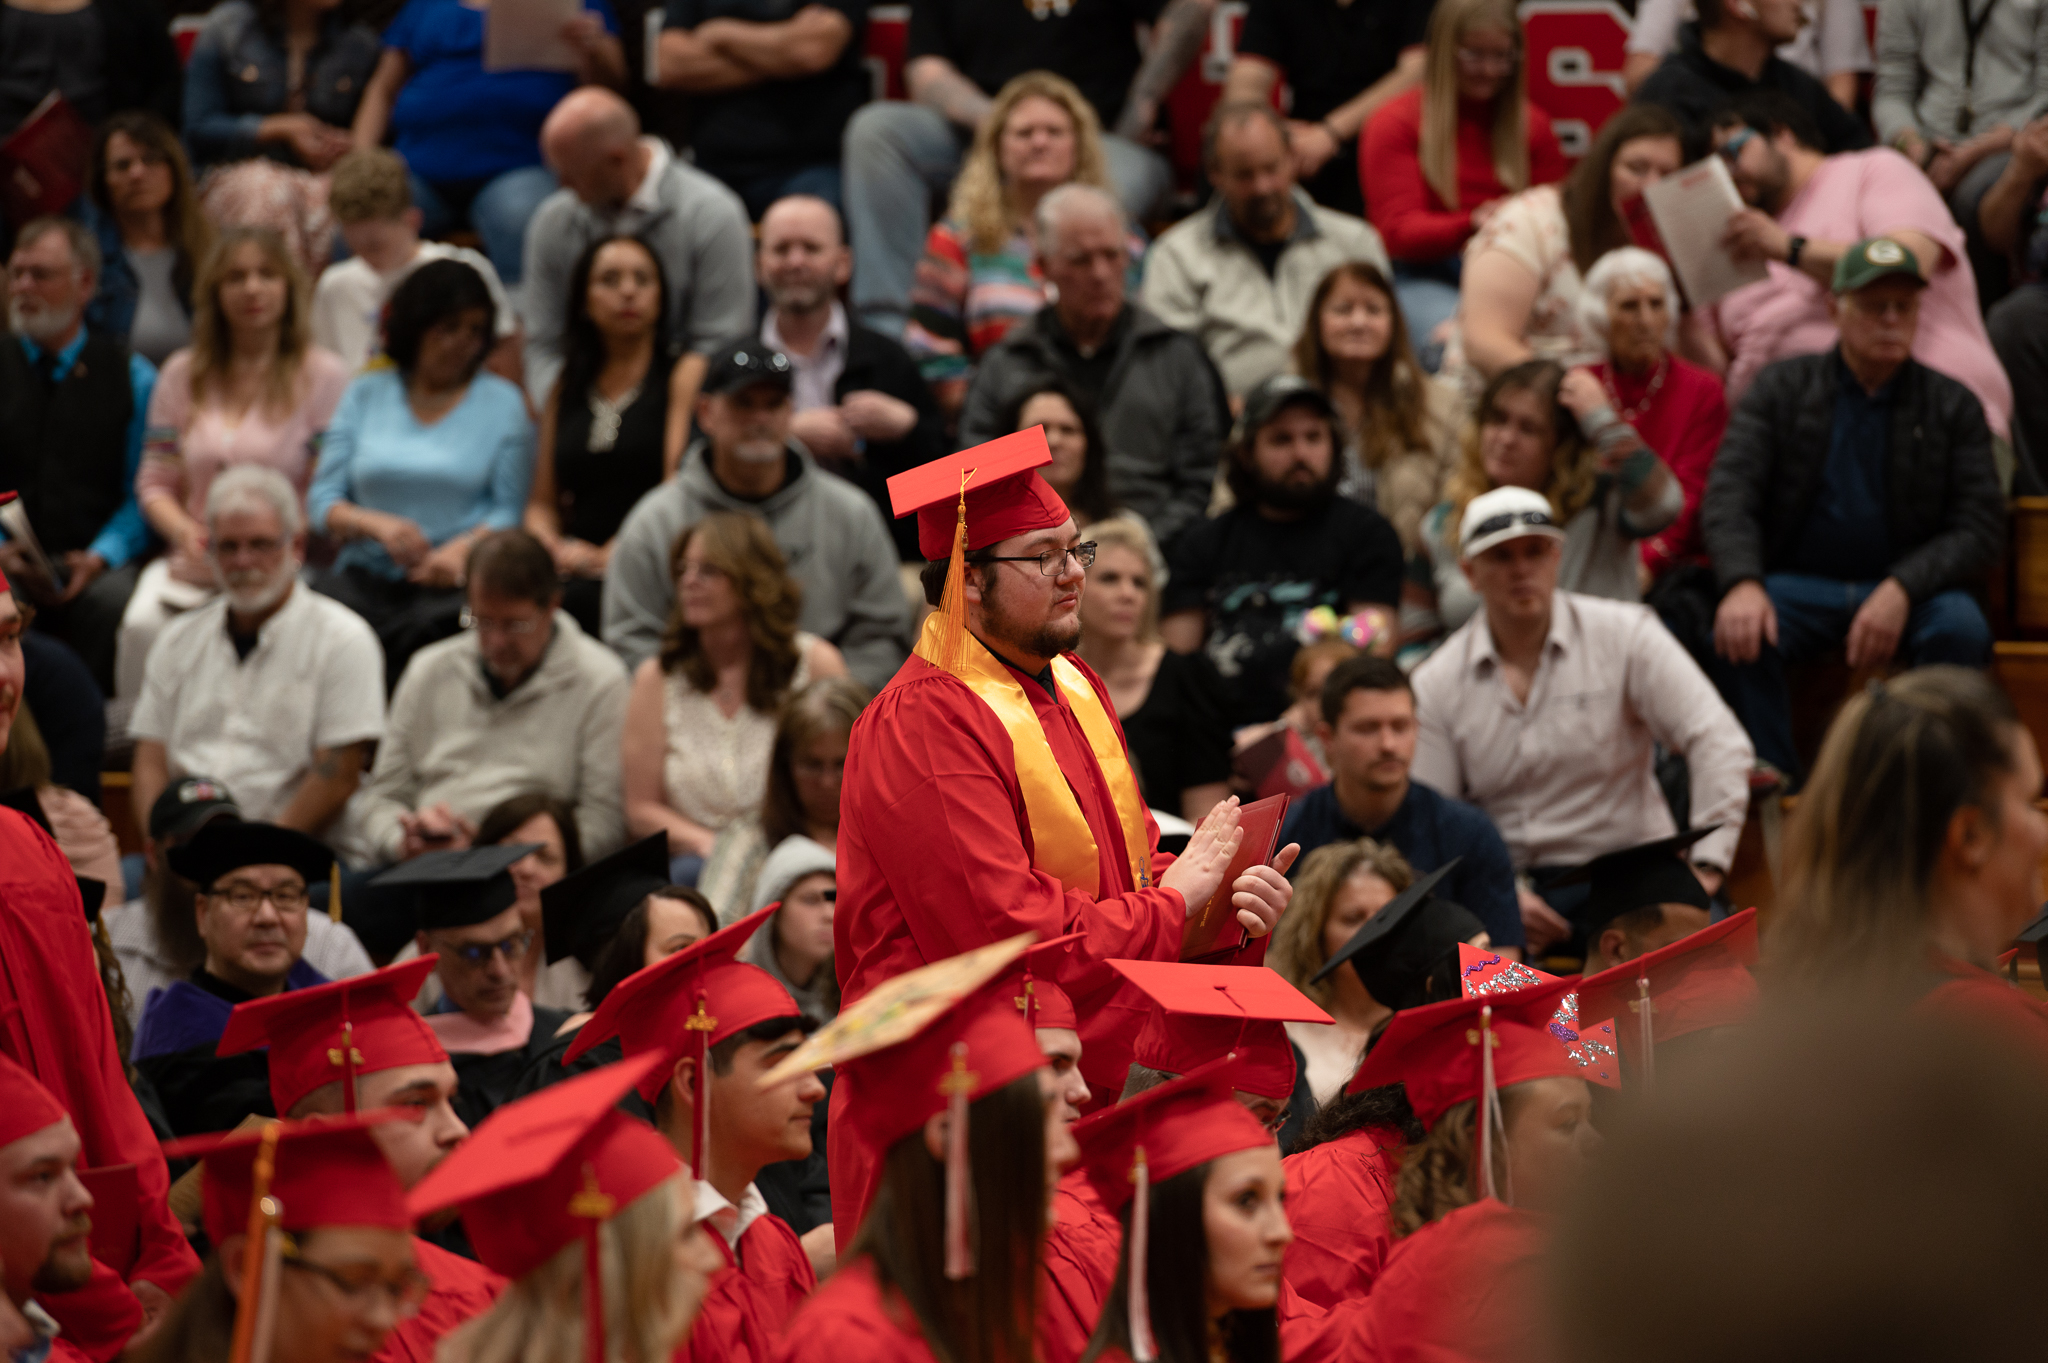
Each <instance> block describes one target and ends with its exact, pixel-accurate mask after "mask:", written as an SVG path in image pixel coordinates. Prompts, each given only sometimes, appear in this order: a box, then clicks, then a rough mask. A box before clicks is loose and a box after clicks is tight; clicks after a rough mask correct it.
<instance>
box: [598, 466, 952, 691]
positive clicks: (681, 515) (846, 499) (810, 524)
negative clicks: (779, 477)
mask: <svg viewBox="0 0 2048 1363" xmlns="http://www.w3.org/2000/svg"><path fill="white" fill-rule="evenodd" d="M789 453H790V457H791V458H793V459H795V460H796V463H797V468H796V476H795V477H793V478H791V479H790V480H789V481H788V482H786V483H784V484H783V485H782V487H781V489H780V490H778V491H776V492H775V493H773V494H771V495H770V496H768V497H766V498H763V499H762V500H761V501H758V502H751V501H747V500H745V499H744V498H740V497H735V496H733V494H731V493H730V492H727V491H726V490H725V489H724V488H723V487H721V486H719V483H718V480H717V479H716V478H713V477H712V476H711V461H710V446H709V444H708V443H707V442H706V441H705V439H704V438H703V437H702V436H699V437H698V438H697V439H695V440H693V441H691V442H690V447H689V448H688V449H686V450H684V451H683V461H682V466H681V468H680V469H678V470H677V472H676V476H675V477H673V478H671V479H669V480H668V481H667V482H665V483H662V484H660V485H659V486H658V487H656V488H654V489H653V490H652V491H650V492H648V493H647V495H646V496H644V497H642V498H641V499H640V501H639V502H638V503H637V504H636V505H635V506H634V507H633V510H632V511H631V512H629V513H628V514H627V516H626V520H625V523H624V524H623V525H621V526H620V527H619V537H618V542H617V543H616V544H614V545H613V546H612V557H611V566H610V567H609V568H608V569H606V571H605V577H604V641H605V642H606V643H607V644H610V645H611V646H612V648H613V650H614V651H616V652H617V653H618V655H619V656H620V657H621V658H624V659H625V660H626V666H627V667H628V668H629V669H631V668H637V667H638V666H639V665H640V664H641V662H643V661H644V660H646V659H648V658H651V657H653V656H654V655H655V654H656V653H657V652H659V651H660V649H661V635H662V631H663V630H664V629H666V628H667V626H668V614H669V608H670V606H671V605H672V604H673V603H674V600H675V582H674V581H673V580H672V579H671V578H670V577H669V571H668V555H669V549H670V547H671V546H673V545H674V544H675V540H676V536H677V535H680V534H681V533H682V532H683V531H684V530H687V529H688V528H689V527H690V526H692V525H694V524H696V523H697V522H698V521H699V520H701V519H703V518H704V516H705V515H707V514H709V513H710V512H713V511H748V512H752V513H753V514H755V515H757V516H760V517H761V518H762V519H764V520H766V521H767V522H768V529H769V530H770V532H772V533H773V534H774V536H775V542H776V543H777V544H778V545H780V546H781V547H782V552H783V555H784V556H785V557H786V558H787V559H788V560H789V571H790V574H791V575H792V576H793V577H795V578H796V580H797V581H798V583H800V584H801V585H802V587H803V592H804V607H803V614H802V616H801V617H800V618H799V620H798V622H797V623H798V625H799V627H800V628H803V629H806V630H809V631H810V632H811V633H813V634H815V635H818V636H819V637H820V638H824V639H828V640H830V641H831V642H832V643H834V644H836V645H838V648H839V651H840V652H841V653H842V654H844V655H845V656H846V667H847V670H848V671H849V672H851V673H852V674H853V675H854V676H855V677H857V678H859V679H860V680H861V681H862V682H864V683H865V684H866V685H868V686H869V687H871V688H873V689H874V690H877V691H879V690H881V689H882V686H883V685H884V684H885V683H886V682H887V681H888V680H889V678H891V677H893V676H895V675H896V669H897V668H899V667H901V666H902V665H903V660H904V659H905V658H906V657H908V656H909V654H910V622H911V614H910V602H909V600H908V599H907V598H906V597H905V596H904V595H903V584H902V580H901V578H900V577H899V576H898V575H897V570H896V562H897V559H896V545H895V542H894V541H893V540H891V539H890V537H889V531H888V527H886V526H884V525H883V524H882V517H881V513H880V512H879V511H877V510H876V508H875V504H874V502H873V501H872V500H871V499H870V498H869V497H868V495H867V494H866V493H864V492H862V491H861V490H860V489H859V488H857V487H855V486H854V485H853V484H852V483H849V482H847V481H846V480H845V479H844V478H841V477H839V476H838V475H836V474H832V473H827V472H825V471H824V470H823V469H821V468H819V467H818V466H817V464H816V463H815V462H813V460H812V459H811V456H810V454H809V452H808V451H806V450H805V449H804V448H803V446H801V445H799V444H797V443H796V442H795V441H791V442H790V445H789Z"/></svg>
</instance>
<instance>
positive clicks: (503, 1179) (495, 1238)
mask: <svg viewBox="0 0 2048 1363" xmlns="http://www.w3.org/2000/svg"><path fill="white" fill-rule="evenodd" d="M660 1064H661V1057H660V1056H659V1055H656V1054H654V1053H652V1052H650V1053H648V1054H646V1055H637V1056H634V1057H633V1058H632V1059H630V1060H624V1061H621V1062H619V1063H618V1064H616V1065H606V1066H604V1067H603V1068H602V1069H595V1070H591V1071H590V1072H589V1073H587V1074H579V1075H577V1076H576V1077H575V1078H574V1079H569V1080H566V1081H564V1082H562V1083H559V1084H555V1085H552V1086H550V1087H548V1088H544V1089H541V1090H540V1091H539V1092H537V1093H532V1094H529V1095H527V1096H526V1097H524V1098H521V1099H518V1100H517V1101H515V1102H511V1103H507V1104H506V1105H505V1106H504V1107H501V1108H499V1109H498V1110H497V1111H496V1112H493V1113H492V1114H491V1115H490V1116H489V1117H487V1118H485V1119H484V1121H483V1122H482V1124H480V1125H479V1126H478V1127H477V1129H476V1133H475V1134H474V1135H472V1136H471V1137H470V1138H469V1139H468V1140H467V1141H464V1142H463V1143H462V1144H461V1145H459V1146H457V1147H456V1148H455V1150H454V1151H453V1152H452V1153H450V1154H449V1156H448V1157H447V1158H446V1159H444V1160H442V1161H441V1162H440V1163H439V1164H437V1165H435V1166H434V1168H433V1170H432V1171H431V1172H430V1173H428V1175H427V1176H426V1177H425V1178H424V1179H421V1180H420V1182H419V1184H418V1186H416V1187H415V1188H414V1189H413V1190H412V1195H411V1197H410V1198H409V1199H408V1207H409V1210H410V1212H411V1214H412V1215H413V1216H414V1217H416V1218H417V1217H424V1216H430V1215H432V1214H433V1213H435V1212H438V1211H443V1210H445V1209H447V1208H449V1207H460V1208H461V1209H462V1224H463V1227H464V1229H466V1230H467V1231H468V1232H469V1239H470V1243H471V1244H473V1245H475V1246H476V1251H477V1257H478V1258H479V1259H481V1260H483V1263H484V1266H485V1267H486V1268H489V1269H492V1270H493V1271H495V1272H498V1273H502V1274H504V1275H505V1276H506V1277H507V1278H523V1277H525V1276H526V1275H527V1274H529V1273H531V1272H533V1271H534V1270H535V1269H537V1268H539V1267H540V1266H541V1265H542V1264H545V1263H546V1262H547V1261H548V1260H550V1259H552V1258H554V1256H555V1255H556V1254H558V1253H560V1252H561V1251H562V1250H563V1249H565V1248H567V1247H568V1246H570V1245H573V1244H577V1243H579V1242H580V1243H581V1244H582V1245H583V1247H584V1258H583V1272H584V1278H583V1322H584V1347H585V1350H586V1353H585V1363H603V1360H604V1359H605V1357H606V1355H605V1340H604V1316H605V1312H604V1274H603V1271H602V1264H603V1258H602V1250H601V1247H600V1244H599V1240H598V1228H599V1227H600V1226H602V1225H603V1224H604V1223H605V1222H607V1221H609V1220H611V1219H612V1217H614V1216H616V1215H617V1214H618V1213H619V1212H621V1211H623V1210H624V1209H625V1208H626V1207H628V1206H630V1205H631V1204H632V1203H633V1202H634V1201H636V1200H637V1199H639V1198H640V1197H642V1196H644V1195H645V1194H647V1193H648V1192H650V1191H652V1190H653V1189H654V1188H655V1187H656V1186H657V1185H658V1184H660V1183H662V1182H663V1181H664V1180H666V1179H670V1178H673V1177H675V1176H676V1174H677V1173H679V1172H680V1171H681V1169H682V1164H681V1162H680V1161H679V1160H677V1158H676V1152H675V1151H674V1150H673V1149H671V1148H670V1147H669V1143H668V1141H667V1139H666V1138H665V1137H663V1136H662V1134H661V1133H660V1132H659V1131H656V1130H655V1129H654V1128H653V1127H651V1126H649V1125H648V1124H647V1123H645V1122H643V1121H641V1120H640V1119H639V1118H637V1117H632V1116H628V1115H627V1114H626V1113H623V1112H621V1111H619V1109H618V1102H619V1100H620V1099H621V1098H623V1097H625V1096H626V1094H627V1093H629V1092H631V1091H632V1090H633V1089H634V1088H635V1087H636V1086H637V1085H638V1084H639V1083H640V1081H641V1080H642V1079H644V1078H645V1077H646V1076H647V1075H648V1074H649V1073H651V1072H652V1071H654V1070H655V1069H657V1068H658V1067H659V1066H660Z"/></svg>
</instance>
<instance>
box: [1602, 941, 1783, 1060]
mask: <svg viewBox="0 0 2048 1363" xmlns="http://www.w3.org/2000/svg"><path fill="white" fill-rule="evenodd" d="M1756 928H1757V925H1756V910H1755V909H1753V908H1749V909H1744V910H1743V911H1742V912H1741V913H1737V914H1730V915H1729V916H1728V917H1726V918H1724V919H1722V920H1721V921H1720V922H1718V923H1716V924H1714V925H1713V926H1712V927H1708V928H1702V929H1701V930H1700V931H1698V932H1695V933H1693V934H1692V935H1691V936H1689V937H1681V938H1679V939H1678V940H1677V941H1676V942H1673V943H1672V944H1671V945H1670V946H1667V947H1659V948H1658V949H1657V950H1655V951H1646V952H1644V953H1643V954H1642V955H1640V956H1638V957H1636V958H1635V959H1634V960H1633V961H1623V962H1622V963H1621V964H1620V965H1618V966H1615V967H1613V968H1612V969H1610V970H1603V971H1601V972H1600V973H1599V974H1597V975H1588V976H1586V977H1585V978H1584V979H1582V980H1580V981H1579V1007H1580V1008H1582V1009H1584V1010H1585V1011H1586V1012H1587V1013H1589V1014H1592V1015H1593V1016H1596V1017H1610V1016H1611V1017H1613V1018H1615V1019H1616V1020H1617V1021H1619V1022H1620V1023H1621V1032H1620V1035H1621V1041H1622V1048H1623V1049H1624V1050H1626V1051H1628V1052H1629V1060H1630V1063H1631V1064H1634V1063H1637V1060H1638V1052H1640V1063H1641V1065H1642V1071H1643V1078H1644V1080H1645V1081H1649V1080H1651V1079H1653V1078H1654V1077H1655V1074H1656V1046H1657V1043H1658V1042H1659V1041H1670V1040H1673V1039H1674V1038H1676V1037H1681V1036H1685V1035H1687V1034H1688V1033H1692V1032H1697V1031H1702V1030H1704V1029H1705V1028H1708V1027H1726V1026H1729V1025H1730V1024H1732V1023H1736V1022H1740V1021H1741V1020H1742V1019H1743V1018H1745V1017H1747V1016H1748V1015H1749V1012H1750V1010H1751V1009H1752V1008H1753V1007H1754V1006H1755V1004H1756V996H1757V985H1756V977H1755V976H1754V975H1752V974H1750V967H1751V966H1753V965H1755V964H1756V958H1757V939H1756Z"/></svg>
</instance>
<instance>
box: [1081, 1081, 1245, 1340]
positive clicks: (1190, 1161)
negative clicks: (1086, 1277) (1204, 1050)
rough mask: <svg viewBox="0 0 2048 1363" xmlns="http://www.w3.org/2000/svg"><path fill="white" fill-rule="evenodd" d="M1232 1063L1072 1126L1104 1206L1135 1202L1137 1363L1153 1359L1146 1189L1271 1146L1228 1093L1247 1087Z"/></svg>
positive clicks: (1129, 1291) (1132, 1298)
mask: <svg viewBox="0 0 2048 1363" xmlns="http://www.w3.org/2000/svg"><path fill="white" fill-rule="evenodd" d="M1237 1066H1238V1062H1237V1061H1235V1060H1231V1059H1222V1060H1217V1061H1213V1062H1211V1063H1209V1064H1206V1065H1203V1066H1201V1067H1199V1068H1197V1069H1195V1070H1192V1071H1190V1072H1189V1073H1187V1074H1184V1075H1182V1076H1180V1077H1179V1078H1178V1079H1172V1080H1168V1081H1167V1082H1166V1083H1164V1084H1161V1085H1159V1086H1158V1087H1157V1088H1151V1089H1147V1090H1146V1091H1145V1092H1143V1093H1140V1094H1136V1095H1133V1096H1132V1097H1130V1098H1127V1099H1125V1100H1124V1101H1123V1102H1121V1103H1118V1104H1117V1105H1116V1106H1114V1107H1109V1108H1104V1109H1103V1110H1102V1111H1100V1112H1097V1113H1095V1114H1093V1115H1092V1116H1089V1117H1085V1118H1083V1119H1082V1120H1081V1121H1079V1122H1078V1123H1076V1124H1075V1126H1074V1139H1075V1140H1077V1141H1079V1142H1080V1143H1081V1169H1082V1171H1083V1173H1084V1174H1085V1175H1086V1177H1087V1179H1088V1184H1089V1186H1090V1187H1091V1188H1093V1189H1094V1190H1095V1195H1096V1196H1097V1197H1099V1198H1101V1199H1102V1205H1103V1207H1104V1208H1105V1209H1107V1210H1108V1211H1110V1212H1112V1213H1113V1212H1116V1211H1117V1210H1119V1209H1120V1208H1122V1207H1123V1205H1124V1204H1125V1203H1126V1202H1131V1203H1133V1205H1132V1208H1131V1220H1130V1253H1129V1254H1128V1255H1127V1256H1126V1260H1127V1262H1128V1265H1129V1274H1130V1276H1129V1278H1128V1279H1127V1280H1126V1282H1125V1294H1124V1295H1125V1299H1126V1301H1127V1302H1128V1303H1129V1306H1130V1313H1131V1318H1130V1332H1131V1356H1132V1358H1133V1359H1134V1360H1136V1363H1150V1360H1151V1359H1153V1358H1155V1357H1157V1354H1158V1351H1157V1350H1156V1349H1155V1348H1154V1347H1153V1343H1152V1322H1151V1312H1150V1303H1149V1301H1148V1295H1149V1294H1148V1293H1147V1290H1146V1288H1147V1281H1148V1280H1147V1278H1146V1253H1147V1249H1148V1241H1149V1240H1150V1238H1151V1236H1150V1220H1151V1215H1150V1213H1151V1207H1150V1202H1151V1199H1150V1196H1149V1193H1150V1190H1151V1185H1152V1184H1154V1183H1159V1182H1163V1181H1164V1180H1166V1179H1170V1178H1173V1177H1175V1176H1176V1175H1179V1174H1184V1173H1186V1172H1187V1171H1188V1170H1190V1169H1194V1168H1197V1167H1199V1166H1200V1165H1203V1164H1206V1163H1207V1162H1208V1161H1210V1160H1212V1159H1217V1158H1219V1157H1221V1156H1223V1155H1230V1154H1235V1153H1236V1152H1238V1151H1240V1150H1256V1149H1258V1148H1259V1147H1261V1146H1271V1145H1272V1144H1273V1133H1272V1132H1270V1131H1268V1130H1266V1128H1265V1127H1263V1126H1261V1125H1260V1124H1259V1120H1258V1118H1256V1117H1254V1116H1252V1114H1251V1113H1249V1112H1247V1111H1245V1109H1244V1107H1243V1105H1242V1104H1240V1103H1239V1102H1238V1101H1237V1098H1236V1096H1235V1095H1234V1093H1233V1090H1235V1089H1239V1088H1244V1087H1245V1084H1244V1081H1243V1079H1242V1078H1241V1077H1240V1076H1238V1075H1237V1074H1236V1073H1235V1071H1236V1069H1237Z"/></svg>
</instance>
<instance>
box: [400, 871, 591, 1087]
mask: <svg viewBox="0 0 2048 1363" xmlns="http://www.w3.org/2000/svg"><path fill="white" fill-rule="evenodd" d="M534 848H535V844H533V843H527V842H522V843H510V844H505V843H501V844H498V845H496V846H492V847H468V848H461V849H450V850H448V851H444V852H428V853H426V854H424V855H423V856H417V857H414V858H413V859H412V860H410V861H406V862H401V863H400V864H399V865H397V866H395V867H393V868H392V869H391V870H389V871H386V872H385V873H384V874H383V875H381V876H378V877H377V879H376V882H375V883H376V884H378V885H380V886H390V887H393V888H406V889H411V890H412V891H413V894H414V897H415V899H416V900H417V902H418V923H419V935H418V939H417V940H418V945H419V949H420V951H421V953H422V954H431V955H434V956H435V957H436V958H437V960H438V964H437V965H436V967H435V973H436V975H437V976H438V978H439V979H440V981H441V991H442V997H441V1001H440V1003H438V1004H436V1005H435V1007H434V1010H433V1011H432V1012H430V1013H429V1014H428V1015H427V1025H428V1026H430V1027H432V1028H433V1029H434V1034H435V1035H436V1036H438V1037H439V1038H440V1040H441V1045H442V1046H443V1047H445V1048H446V1049H447V1051H448V1055H449V1058H450V1059H451V1060H452V1061H453V1062H454V1065H455V1077H456V1080H457V1082H458V1084H459V1086H460V1087H459V1088H458V1090H457V1092H456V1095H455V1112H456V1115H457V1116H459V1117H461V1118H462V1120H463V1121H464V1122H465V1123H467V1124H468V1125H469V1126H471V1127H475V1126H476V1125H477V1124H478V1123H479V1122H481V1121H483V1119H484V1118H485V1117H488V1116H489V1115H490V1114H491V1113H493V1112H495V1111H496V1110H497V1109H498V1108H500V1107H502V1106H504V1105H505V1104H506V1103H508V1102H510V1101H511V1100H512V1096H513V1093H514V1091H515V1090H516V1088H517V1087H518V1084H519V1080H520V1077H521V1076H522V1075H524V1074H525V1073H526V1071H527V1069H528V1068H529V1067H530V1066H532V1064H533V1063H534V1061H535V1060H536V1059H538V1058H539V1056H540V1055H541V1053H542V1052H544V1051H545V1050H547V1048H548V1046H549V1044H550V1043H551V1042H552V1041H553V1040H554V1036H555V1033H556V1032H557V1031H559V1030H560V1029H561V1027H562V1024H564V1023H565V1022H567V1021H568V1020H569V1013H568V1011H567V1010H566V1009H558V1008H540V1007H536V1006H535V1005H534V1002H533V1000H532V999H529V998H528V997H527V996H526V991H525V990H523V989H521V988H520V987H519V963H520V961H521V960H523V959H524V958H525V956H526V954H527V953H528V952H530V951H535V950H538V949H539V947H538V944H537V943H536V942H535V941H534V933H533V930H532V929H531V928H528V927H527V926H526V925H525V923H524V921H523V920H522V919H521V918H520V916H519V909H518V900H519V887H518V885H517V884H516V883H515V882H514V881H513V879H512V872H511V867H512V863H513V862H515V861H518V860H519V859H520V858H521V857H523V856H525V855H526V854H527V853H529V852H532V851H533V850H534Z"/></svg>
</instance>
